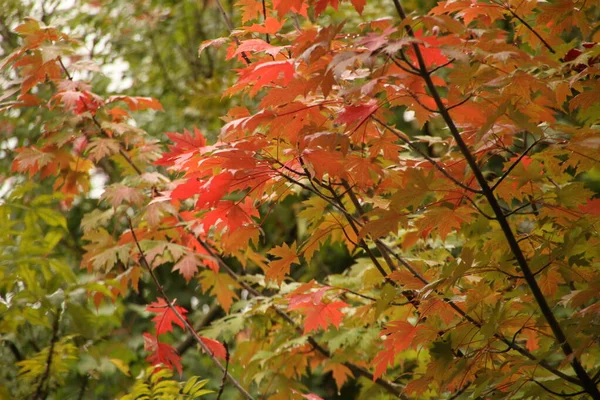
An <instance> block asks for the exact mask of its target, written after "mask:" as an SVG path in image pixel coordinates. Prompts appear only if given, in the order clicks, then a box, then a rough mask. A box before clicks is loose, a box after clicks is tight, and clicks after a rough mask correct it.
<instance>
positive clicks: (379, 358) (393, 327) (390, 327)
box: [373, 321, 425, 380]
mask: <svg viewBox="0 0 600 400" xmlns="http://www.w3.org/2000/svg"><path fill="white" fill-rule="evenodd" d="M422 330H425V328H424V327H423V326H422V325H417V326H413V325H412V324H411V323H409V322H407V321H391V322H390V323H388V324H387V326H386V327H385V329H384V330H383V331H382V332H381V336H386V339H385V342H384V346H385V350H382V351H380V352H379V353H378V354H377V355H376V356H375V358H374V359H373V364H375V373H374V374H373V380H376V379H377V378H379V377H381V375H383V373H384V372H385V371H386V369H387V367H388V365H393V364H394V360H395V358H396V355H397V354H398V353H399V352H401V351H404V350H407V349H408V348H410V347H411V346H413V345H414V343H413V341H414V339H415V337H417V335H418V334H419V333H420V332H421V331H422Z"/></svg>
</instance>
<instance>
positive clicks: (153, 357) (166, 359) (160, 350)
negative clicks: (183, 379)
mask: <svg viewBox="0 0 600 400" xmlns="http://www.w3.org/2000/svg"><path fill="white" fill-rule="evenodd" d="M144 350H146V351H149V352H150V355H149V356H148V357H146V361H148V362H149V363H150V364H152V365H156V366H161V365H163V366H165V367H167V368H169V369H173V368H175V369H177V372H179V375H180V376H181V375H182V373H183V370H182V367H181V357H180V356H179V354H177V350H175V348H174V347H173V346H170V345H168V344H166V343H161V342H159V341H158V338H157V337H156V336H154V335H151V334H149V333H144Z"/></svg>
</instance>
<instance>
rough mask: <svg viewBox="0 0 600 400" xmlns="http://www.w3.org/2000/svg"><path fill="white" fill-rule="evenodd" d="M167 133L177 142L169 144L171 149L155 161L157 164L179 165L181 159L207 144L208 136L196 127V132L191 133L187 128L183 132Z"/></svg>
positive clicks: (188, 156)
mask: <svg viewBox="0 0 600 400" xmlns="http://www.w3.org/2000/svg"><path fill="white" fill-rule="evenodd" d="M166 135H167V136H168V137H169V139H171V141H172V142H173V143H175V144H174V145H169V146H168V147H169V151H168V152H165V153H163V156H162V158H161V159H160V160H157V161H155V162H154V164H156V165H162V166H172V165H173V164H175V165H178V164H179V163H180V162H181V160H186V159H188V158H190V157H192V156H193V155H194V154H195V153H196V152H198V151H200V150H201V149H203V148H204V147H205V146H206V138H205V137H204V135H203V134H202V132H200V130H199V129H198V128H196V127H194V134H191V133H190V132H189V131H188V130H187V129H184V130H183V133H177V132H167V133H166Z"/></svg>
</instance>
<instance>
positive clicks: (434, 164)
mask: <svg viewBox="0 0 600 400" xmlns="http://www.w3.org/2000/svg"><path fill="white" fill-rule="evenodd" d="M371 118H372V119H373V120H374V121H376V122H378V123H379V124H380V125H381V126H382V127H383V128H385V129H387V130H388V131H389V132H390V133H392V134H393V135H394V136H396V137H397V138H398V139H400V140H401V141H402V142H404V143H406V144H407V145H408V146H409V147H410V148H411V149H412V150H414V151H416V152H417V153H419V155H421V157H423V158H425V159H426V160H427V161H429V163H431V164H432V165H433V166H434V167H435V168H436V169H437V170H438V171H440V172H441V173H442V175H444V176H445V177H446V178H448V179H450V180H451V181H452V182H454V183H455V184H456V185H458V186H460V187H461V188H463V189H465V190H467V191H469V192H472V193H477V194H480V193H481V190H477V189H473V188H471V187H469V186H466V185H465V184H464V183H462V182H460V181H459V180H457V179H456V178H454V177H453V176H452V175H450V173H449V172H448V171H446V170H445V169H444V167H442V166H441V165H440V164H439V163H438V162H437V161H435V160H434V159H433V158H431V157H429V156H428V155H427V154H425V153H424V152H422V151H421V150H420V149H419V148H418V147H417V146H415V145H414V144H413V143H412V142H411V141H410V140H408V139H406V138H405V137H404V136H402V135H401V134H400V133H398V132H396V130H395V129H393V128H392V127H390V126H389V125H388V124H386V123H385V122H383V121H381V120H380V119H379V118H377V117H375V116H373V115H371Z"/></svg>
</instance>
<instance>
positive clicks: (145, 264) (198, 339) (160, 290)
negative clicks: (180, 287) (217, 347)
mask: <svg viewBox="0 0 600 400" xmlns="http://www.w3.org/2000/svg"><path fill="white" fill-rule="evenodd" d="M127 223H128V224H129V229H130V230H131V235H132V237H133V241H134V242H135V245H136V247H137V249H138V251H139V253H140V261H141V264H142V265H143V267H144V268H146V270H147V271H148V273H149V274H150V277H151V278H152V280H153V281H154V285H155V286H156V289H157V290H158V293H159V294H160V295H161V296H162V298H163V299H165V301H166V302H167V305H168V307H169V308H170V309H171V311H172V312H173V313H174V314H175V316H176V317H177V319H179V320H180V321H181V323H183V324H184V326H185V327H186V329H187V331H188V332H189V333H190V334H192V336H193V337H194V339H196V342H197V343H198V344H199V345H200V347H202V350H204V352H205V353H206V354H208V355H209V357H210V358H211V359H212V360H213V362H214V363H215V364H216V365H217V367H218V368H219V369H220V370H221V372H223V374H225V376H226V377H227V379H229V382H231V384H232V385H233V386H235V387H236V388H237V390H238V391H239V392H240V393H241V394H242V395H243V396H244V397H246V399H248V400H254V397H252V395H251V394H250V393H248V391H246V389H244V387H243V386H242V385H241V384H240V383H239V382H238V381H237V380H236V379H235V378H234V377H233V376H231V374H230V373H229V372H228V371H227V369H226V368H225V367H224V366H223V364H221V362H220V361H219V360H218V359H217V357H216V356H215V354H214V353H213V352H212V351H211V350H210V349H209V348H208V346H206V344H205V343H204V341H203V340H202V338H201V337H200V335H198V333H197V332H196V331H195V330H194V327H193V326H192V325H191V324H190V323H189V322H188V320H187V319H185V318H184V317H183V316H182V315H181V313H180V312H179V311H178V310H177V308H176V307H175V306H174V305H173V303H172V302H171V300H170V299H169V296H168V295H167V293H166V292H165V290H164V288H163V287H162V285H161V284H160V282H159V281H158V278H157V277H156V275H155V274H154V271H153V270H152V267H150V264H149V263H148V261H147V260H146V255H145V254H144V251H143V250H142V247H141V246H140V243H139V241H138V238H137V235H136V233H135V229H133V223H132V222H131V218H129V216H127Z"/></svg>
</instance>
